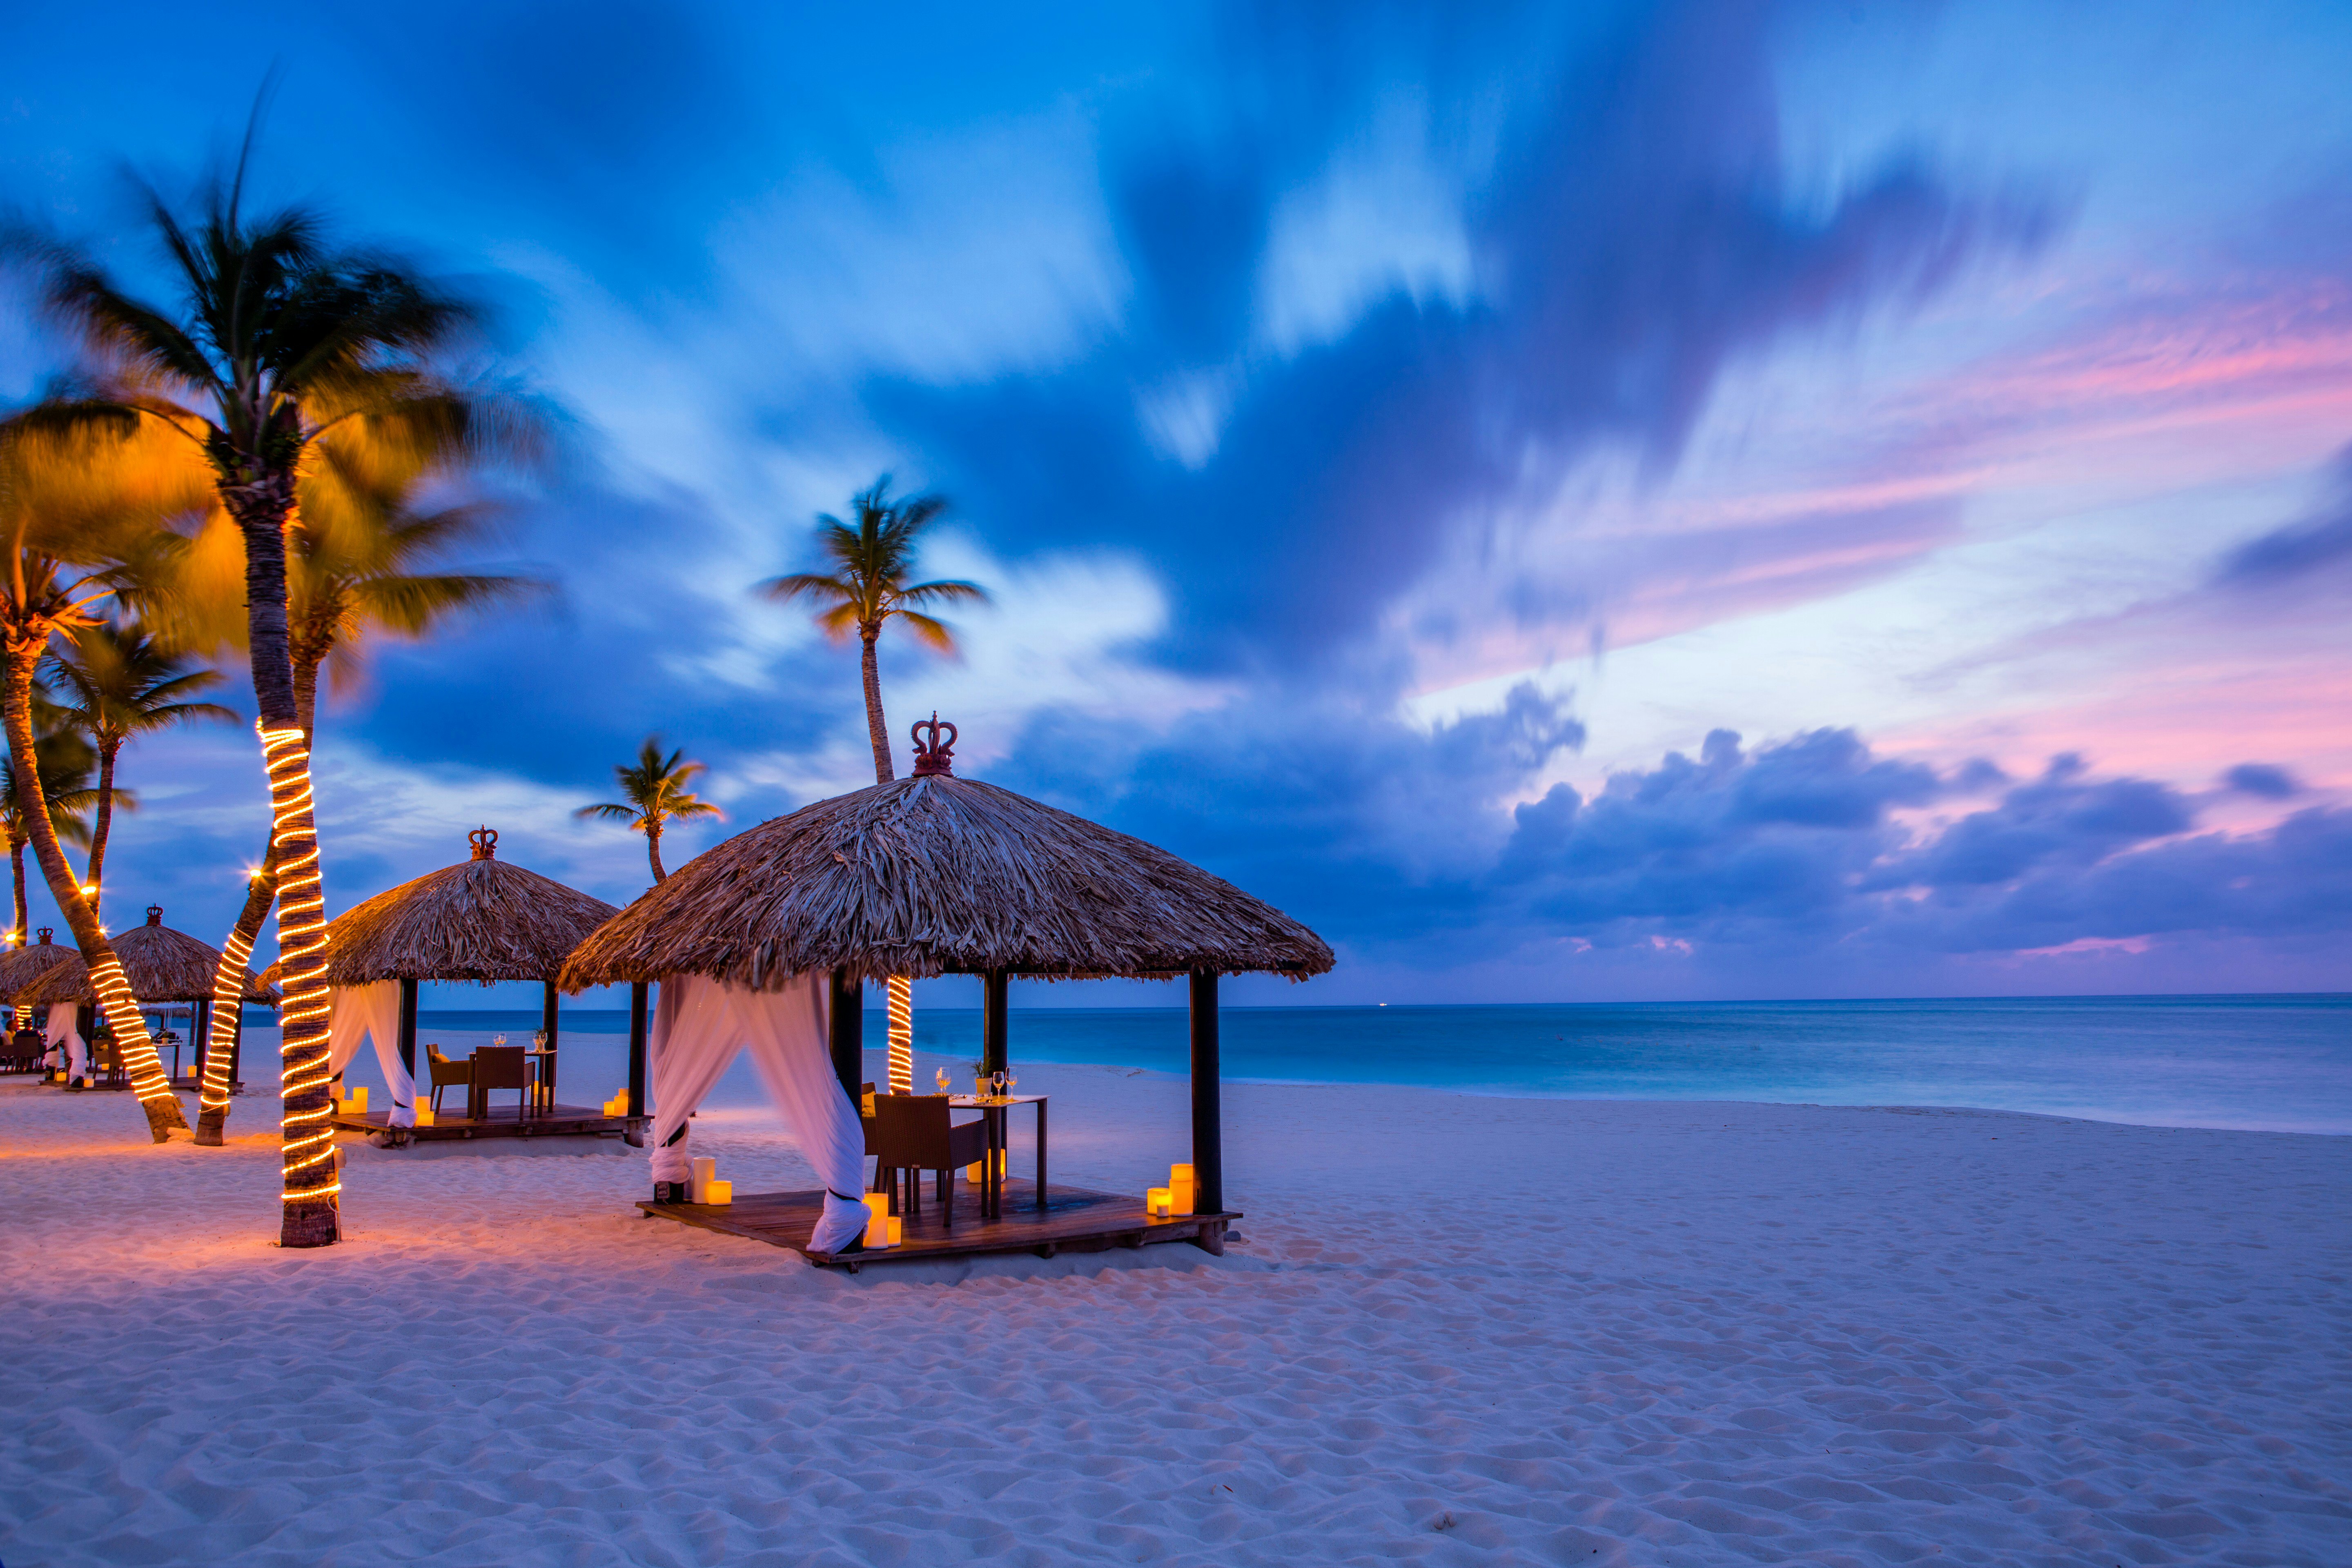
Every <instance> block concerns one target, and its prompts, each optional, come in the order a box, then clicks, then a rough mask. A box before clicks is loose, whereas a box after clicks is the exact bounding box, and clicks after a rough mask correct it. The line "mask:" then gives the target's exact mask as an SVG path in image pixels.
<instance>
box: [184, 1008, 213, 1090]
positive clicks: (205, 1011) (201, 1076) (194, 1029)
mask: <svg viewBox="0 0 2352 1568" xmlns="http://www.w3.org/2000/svg"><path fill="white" fill-rule="evenodd" d="M188 1033H189V1034H190V1035H192V1036H194V1037H195V1042H196V1061H195V1065H194V1067H192V1068H189V1069H188V1076H189V1077H190V1078H193V1079H195V1080H196V1081H197V1082H198V1083H202V1082H204V1081H205V1055H206V1054H207V1053H208V1052H210V1051H211V1050H212V1048H213V1005H212V1004H211V1003H210V1002H208V1001H205V1000H203V999H202V998H199V999H198V1000H197V1001H196V1003H195V1005H194V1006H192V1007H190V1008H189V1009H188Z"/></svg>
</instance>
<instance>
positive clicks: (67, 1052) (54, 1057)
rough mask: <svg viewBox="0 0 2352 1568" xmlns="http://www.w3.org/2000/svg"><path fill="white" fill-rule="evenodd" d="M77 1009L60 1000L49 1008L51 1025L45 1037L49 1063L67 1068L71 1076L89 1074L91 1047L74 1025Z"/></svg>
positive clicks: (80, 1076)
mask: <svg viewBox="0 0 2352 1568" xmlns="http://www.w3.org/2000/svg"><path fill="white" fill-rule="evenodd" d="M75 1012H76V1009H75V1007H74V1005H73V1004H72V1003H70V1002H59V1003H58V1004H57V1005H54V1006H52V1007H51V1008H50V1009H49V1027H48V1030H47V1034H46V1035H44V1038H45V1039H47V1041H48V1043H49V1065H50V1066H52V1067H61V1068H66V1069H67V1075H68V1077H71V1078H87V1077H89V1046H88V1045H86V1044H85V1043H84V1042H83V1040H82V1037H81V1031H80V1030H79V1029H77V1028H75V1027H74V1024H75V1022H76V1021H77V1020H76V1017H75Z"/></svg>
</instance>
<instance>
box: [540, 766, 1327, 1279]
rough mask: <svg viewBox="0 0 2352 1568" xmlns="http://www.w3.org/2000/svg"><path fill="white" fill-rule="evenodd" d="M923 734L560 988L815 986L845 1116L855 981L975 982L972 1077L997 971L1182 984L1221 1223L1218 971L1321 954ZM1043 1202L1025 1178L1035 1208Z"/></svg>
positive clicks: (1007, 976)
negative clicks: (963, 762) (989, 776)
mask: <svg viewBox="0 0 2352 1568" xmlns="http://www.w3.org/2000/svg"><path fill="white" fill-rule="evenodd" d="M925 731H929V743H928V744H924V745H921V746H919V750H918V755H917V760H916V765H915V771H914V774H913V776H912V777H910V778H907V779H902V780H899V781H898V782H896V783H893V784H877V785H875V786H874V787H873V788H871V789H862V790H857V791H856V792H854V793H852V794H849V795H840V796H836V797H835V798H834V799H831V800H824V801H819V802H817V803H816V804H815V805H809V806H806V807H803V809H801V810H799V811H796V812H794V813H793V814H792V815H790V816H783V817H779V818H777V819H775V820H774V821H772V822H767V823H763V824H761V826H758V827H754V828H752V829H751V830H749V831H747V832H744V833H740V834H738V835H737V836H736V837H733V838H730V839H729V840H727V841H726V842H725V843H723V844H720V845H719V846H718V847H716V848H713V849H711V850H709V851H708V852H707V853H705V854H703V855H701V856H700V857H698V858H696V859H695V860H693V861H691V862H689V863H688V865H687V866H685V867H684V868H680V869H679V870H678V871H677V872H676V873H675V874H673V875H672V876H671V877H670V878H669V879H668V880H667V881H666V882H664V883H663V884H661V886H659V887H658V888H656V889H654V890H653V891H652V892H650V893H648V894H646V896H645V897H644V898H642V899H639V900H637V901H636V902H635V903H634V904H632V905H631V906H630V907H629V908H628V909H627V910H625V911H624V912H623V913H622V914H621V915H619V916H618V917H617V918H615V919H614V920H613V921H611V922H609V923H608V924H606V925H604V927H603V928H601V929H600V930H598V931H596V933H595V934H594V935H593V936H592V937H590V938H589V939H588V940H587V941H586V942H583V943H582V944H581V946H580V949H579V951H578V952H575V953H573V954H572V959H571V961H570V962H569V963H566V964H565V965H564V970H563V974H562V980H561V984H562V987H563V988H564V989H565V990H567V991H579V990H583V989H585V988H586V987H588V986H591V985H600V984H616V983H629V984H638V985H642V984H646V983H648V982H658V981H662V980H666V979H669V978H673V977H682V976H701V977H706V978H708V979H709V980H713V981H717V982H719V984H721V985H722V986H724V987H727V988H730V990H732V991H734V992H736V993H738V994H760V993H777V992H782V991H784V990H785V989H786V988H788V987H790V986H792V985H793V984H795V983H796V982H800V981H803V980H804V979H805V977H807V976H811V975H816V974H822V975H824V976H826V977H827V984H828V986H829V988H830V993H831V1001H830V1005H829V1006H828V1007H827V1008H826V1009H825V1013H826V1017H827V1027H828V1030H829V1035H830V1047H831V1055H832V1066H833V1071H834V1074H835V1076H836V1077H837V1078H838V1079H839V1080H840V1083H841V1085H842V1088H843V1089H844V1090H845V1091H846V1093H847V1095H848V1097H849V1100H850V1103H851V1104H852V1105H853V1106H855V1105H856V1102H857V1099H858V1094H859V1080H860V1079H861V1078H862V1077H863V1068H864V1056H863V1047H864V1041H863V1038H862V1031H863V1009H862V1005H861V1002H860V996H861V993H860V990H859V987H860V984H861V983H862V982H865V981H868V980H882V979H886V978H887V977H889V976H892V975H908V976H910V977H914V978H923V977H927V976H931V975H939V974H975V975H978V976H980V977H981V978H982V984H983V994H984V997H985V1002H984V1007H983V1012H982V1042H983V1044H982V1050H983V1055H984V1067H985V1069H986V1070H988V1071H996V1070H1000V1069H1002V1068H1003V1066H1004V1065H1005V1060H1006V1054H1007V1042H1006V1023H1007V1018H1006V994H1007V984H1008V983H1009V981H1010V980H1011V979H1012V977H1013V976H1015V975H1022V976H1028V977H1034V978H1045V979H1069V980H1076V979H1097V978H1108V977H1139V978H1160V979H1173V978H1176V977H1178V976H1182V977H1184V978H1185V979H1186V980H1187V981H1188V983H1189V986H1190V1000H1191V1014H1192V1167H1193V1178H1194V1183H1195V1192H1196V1198H1197V1202H1196V1206H1197V1208H1198V1209H1199V1210H1200V1211H1202V1213H1203V1214H1212V1213H1215V1212H1218V1211H1221V1210H1222V1209H1223V1199H1224V1194H1223V1152H1222V1139H1221V1125H1222V1119H1221V1116H1220V1102H1219V1067H1218V1030H1217V982H1218V979H1219V977H1220V976H1222V975H1226V974H1240V973H1275V974H1283V975H1287V976H1289V977H1290V978H1292V979H1294V980H1304V979H1307V978H1308V977H1309V976H1311V975H1316V974H1320V973H1324V972H1325V971H1327V970H1328V969H1329V968H1330V967H1331V963H1332V955H1331V949H1330V948H1329V947H1328V945H1327V944H1326V943H1325V942H1323V940H1322V939H1321V938H1320V937H1318V936H1317V935H1316V934H1315V933H1314V932H1313V931H1309V930H1308V929H1307V927H1306V926H1304V925H1302V924H1300V923H1299V922H1298V921H1295V920H1293V919H1291V918H1290V917H1289V916H1287V915H1286V914H1284V913H1283V912H1282V911H1281V910H1276V909H1275V908H1273V907H1272V906H1270V905H1268V904H1266V903H1265V902H1263V901H1262V900H1258V899H1256V898H1254V897H1252V896H1251V895H1250V894H1248V893H1246V892H1244V891H1243V890H1242V889H1239V888H1237V887H1235V886H1234V885H1233V884H1232V883H1231V882H1228V881H1226V880H1224V879H1223V878H1220V877H1216V876H1213V875H1211V874H1210V873H1209V872H1207V871H1204V870H1202V868H1199V867H1197V866H1194V865H1192V864H1191V863H1190V862H1188V861H1185V860H1183V859H1181V858H1178V857H1177V856H1174V855H1171V854H1170V853H1169V852H1168V851H1166V850H1164V849H1161V848H1160V847H1157V846H1155V845H1152V844H1148V843H1146V842H1144V841H1143V840H1141V839H1139V838H1135V837H1129V835H1127V834H1124V833H1118V832H1114V831H1113V830H1111V829H1110V828H1108V827H1105V826H1101V825H1100V824H1098V823H1094V822H1089V821H1087V820H1086V819H1085V818H1083V817H1080V816H1073V815H1072V814H1070V813H1068V812H1066V811H1059V810H1056V809H1055V808H1054V807H1053V806H1050V805H1045V804H1043V803H1042V802H1039V801H1035V800H1032V799H1029V798H1028V797H1026V796H1024V795H1016V794H1014V793H1013V791H1011V790H1007V789H1003V788H999V787H998V786H996V785H994V784H983V783H981V782H980V781H978V780H973V779H960V778H957V777H955V776H954V774H953V772H952V770H951V766H950V749H951V744H952V741H953V738H954V727H953V726H952V725H947V724H919V725H917V726H916V727H915V733H916V735H917V737H918V739H919V740H920V739H921V737H922V736H923V735H924V732H925ZM943 733H944V734H945V735H946V737H947V743H941V742H940V736H941V735H942V734H943ZM665 1005H666V1006H667V996H666V997H665ZM657 1109H658V1110H659V1120H658V1121H657V1122H656V1129H655V1131H656V1139H655V1142H656V1145H657V1146H658V1145H659V1144H660V1143H662V1142H665V1141H666V1140H665V1138H664V1136H663V1135H664V1133H665V1131H666V1130H667V1128H668V1126H669V1123H670V1121H672V1119H673V1115H674V1114H675V1115H677V1117H678V1119H679V1131H681V1132H682V1131H683V1126H684V1123H683V1119H682V1118H683V1114H684V1113H683V1112H682V1111H677V1110H676V1108H674V1107H671V1106H669V1105H667V1104H665V1105H662V1106H660V1107H658V1108H657ZM688 1109H690V1107H689V1108H688ZM657 1152H658V1147H657ZM657 1170H658V1166H657ZM838 1195H839V1194H838V1193H836V1194H835V1196H838ZM1049 1206H1050V1205H1049V1199H1048V1194H1047V1193H1046V1191H1045V1188H1044V1185H1043V1172H1042V1170H1041V1172H1040V1182H1039V1190H1038V1192H1037V1194H1036V1207H1037V1208H1038V1210H1039V1211H1041V1212H1043V1211H1045V1210H1046V1209H1047V1208H1048V1207H1049ZM1204 1244H1205V1243H1204ZM1022 1245H1028V1244H1027V1243H1025V1242H1024V1243H1022ZM803 1250H809V1251H812V1252H813V1253H814V1251H815V1250H817V1249H814V1248H803Z"/></svg>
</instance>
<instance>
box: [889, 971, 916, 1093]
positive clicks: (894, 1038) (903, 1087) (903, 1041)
mask: <svg viewBox="0 0 2352 1568" xmlns="http://www.w3.org/2000/svg"><path fill="white" fill-rule="evenodd" d="M887 989H888V991H889V993H890V1092H891V1093H892V1094H912V1093H914V1092H915V983H914V982H913V981H911V980H909V979H908V978H907V977H906V976H905V975H903V974H894V975H892V976H890V983H889V985H888V987H887Z"/></svg>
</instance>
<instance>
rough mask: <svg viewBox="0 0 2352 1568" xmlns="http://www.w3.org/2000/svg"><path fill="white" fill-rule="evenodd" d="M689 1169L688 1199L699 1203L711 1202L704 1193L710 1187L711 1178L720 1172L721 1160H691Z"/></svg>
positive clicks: (689, 1201)
mask: <svg viewBox="0 0 2352 1568" xmlns="http://www.w3.org/2000/svg"><path fill="white" fill-rule="evenodd" d="M687 1170H688V1172H689V1173H690V1174H689V1175H688V1179H687V1188H688V1194H687V1201H688V1203H697V1204H699V1203H707V1202H709V1199H707V1198H705V1197H704V1196H703V1194H705V1193H706V1192H708V1191H709V1189H710V1178H711V1177H713V1176H715V1175H717V1174H718V1173H719V1162H718V1161H716V1160H709V1159H703V1160H695V1161H691V1162H689V1163H688V1165H687Z"/></svg>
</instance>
